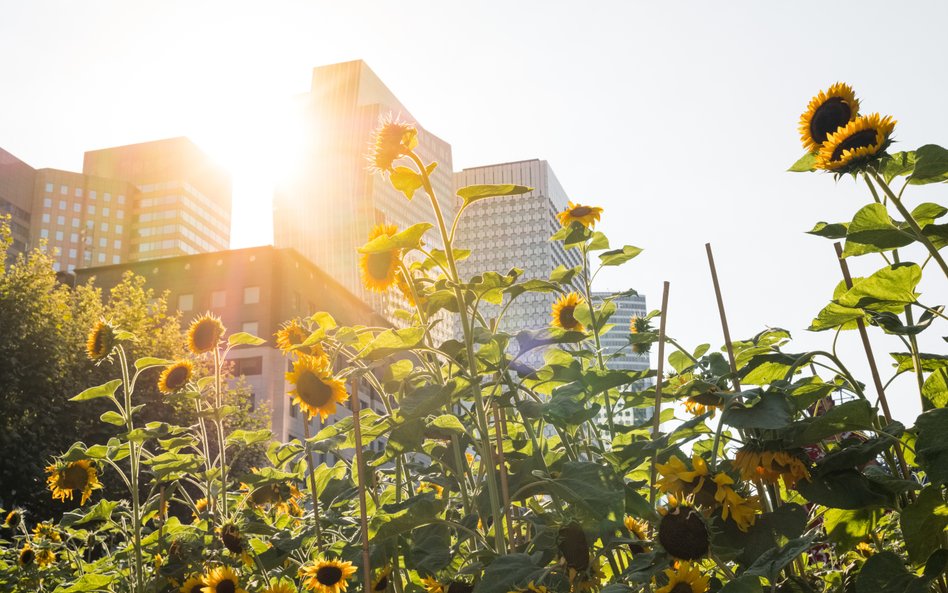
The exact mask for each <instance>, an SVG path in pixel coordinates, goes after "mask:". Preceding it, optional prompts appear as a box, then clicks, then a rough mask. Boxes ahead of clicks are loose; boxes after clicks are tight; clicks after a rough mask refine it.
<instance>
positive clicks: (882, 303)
mask: <svg viewBox="0 0 948 593" xmlns="http://www.w3.org/2000/svg"><path fill="white" fill-rule="evenodd" d="M921 279H922V270H921V268H919V267H918V265H917V264H914V263H909V262H906V263H900V264H895V265H892V266H886V267H884V268H882V269H881V270H879V271H877V272H875V273H874V274H872V276H869V277H868V278H860V279H857V280H855V281H854V282H853V287H852V288H850V289H849V290H847V291H846V292H845V293H843V294H842V295H841V296H840V297H839V298H838V299H836V301H837V302H838V303H839V304H840V305H842V306H844V307H857V308H868V309H873V310H886V309H885V307H899V308H900V307H904V306H905V305H908V304H910V303H914V302H915V300H916V297H917V295H916V294H915V287H916V286H917V285H918V283H919V281H920V280H921Z"/></svg>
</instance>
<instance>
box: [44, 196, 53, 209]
mask: <svg viewBox="0 0 948 593" xmlns="http://www.w3.org/2000/svg"><path fill="white" fill-rule="evenodd" d="M43 207H44V208H52V207H53V199H52V198H43Z"/></svg>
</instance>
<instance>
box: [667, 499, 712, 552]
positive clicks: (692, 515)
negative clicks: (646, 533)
mask: <svg viewBox="0 0 948 593" xmlns="http://www.w3.org/2000/svg"><path fill="white" fill-rule="evenodd" d="M658 541H659V542H660V543H661V544H662V547H663V548H665V551H666V552H668V553H669V554H671V555H672V556H674V557H675V558H679V559H681V560H697V559H699V558H702V557H704V556H705V555H707V553H708V550H709V549H710V545H711V539H710V537H709V534H708V528H707V526H706V525H705V523H704V519H703V518H702V517H701V514H700V513H699V512H698V511H697V510H695V508H694V507H691V506H688V505H676V506H675V507H674V508H673V509H671V510H669V511H668V512H666V513H665V515H664V516H663V517H662V520H661V521H660V522H659V523H658Z"/></svg>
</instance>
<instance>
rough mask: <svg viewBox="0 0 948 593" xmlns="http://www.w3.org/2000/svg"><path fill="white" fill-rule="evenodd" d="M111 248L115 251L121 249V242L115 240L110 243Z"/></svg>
mask: <svg viewBox="0 0 948 593" xmlns="http://www.w3.org/2000/svg"><path fill="white" fill-rule="evenodd" d="M112 247H114V248H115V249H121V248H122V241H121V240H120V239H116V240H115V241H113V242H112Z"/></svg>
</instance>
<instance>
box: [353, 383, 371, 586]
mask: <svg viewBox="0 0 948 593" xmlns="http://www.w3.org/2000/svg"><path fill="white" fill-rule="evenodd" d="M360 383H361V381H360V380H359V378H358V377H356V378H354V379H353V380H352V391H353V393H352V399H351V402H350V405H351V406H352V430H353V432H354V433H355V435H354V436H355V456H356V459H355V461H356V467H357V468H358V473H357V476H358V478H359V524H360V526H361V527H362V574H363V575H364V579H365V581H364V582H363V585H364V589H365V593H371V591H372V567H371V564H370V560H369V520H368V510H367V505H366V501H365V493H366V490H367V489H368V486H367V485H366V483H367V480H366V479H365V463H364V460H363V458H362V407H361V406H362V402H361V401H360V400H359V386H360Z"/></svg>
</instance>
